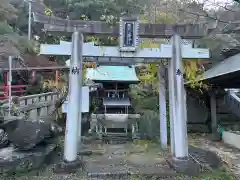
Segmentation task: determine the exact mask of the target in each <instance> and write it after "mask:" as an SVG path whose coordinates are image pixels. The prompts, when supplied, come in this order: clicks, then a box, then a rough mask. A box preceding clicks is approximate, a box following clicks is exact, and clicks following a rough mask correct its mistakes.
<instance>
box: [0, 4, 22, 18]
mask: <svg viewBox="0 0 240 180" xmlns="http://www.w3.org/2000/svg"><path fill="white" fill-rule="evenodd" d="M17 15H18V13H17V9H16V8H15V7H14V6H13V5H12V4H11V3H10V1H9V0H1V3H0V21H5V22H8V21H11V20H13V19H16V18H17Z"/></svg>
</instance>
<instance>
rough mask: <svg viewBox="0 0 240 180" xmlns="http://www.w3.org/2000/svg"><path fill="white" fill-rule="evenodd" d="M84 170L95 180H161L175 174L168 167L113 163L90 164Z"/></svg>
mask: <svg viewBox="0 0 240 180" xmlns="http://www.w3.org/2000/svg"><path fill="white" fill-rule="evenodd" d="M100 164H101V165H100ZM102 164H104V165H102ZM86 170H87V175H88V177H89V178H96V179H107V178H111V179H131V177H133V176H148V177H149V178H150V179H151V177H155V178H156V177H158V178H163V177H171V176H175V175H176V173H175V172H174V171H173V170H172V169H171V168H169V167H168V166H163V165H152V166H144V165H142V166H140V165H129V164H128V163H125V164H118V163H116V164H114V162H113V163H112V164H106V163H102V162H101V163H92V164H89V165H87V168H86Z"/></svg>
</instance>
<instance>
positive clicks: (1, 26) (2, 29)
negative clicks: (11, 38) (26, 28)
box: [0, 22, 13, 35]
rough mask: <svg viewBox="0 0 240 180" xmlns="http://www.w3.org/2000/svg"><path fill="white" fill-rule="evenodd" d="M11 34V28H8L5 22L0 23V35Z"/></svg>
mask: <svg viewBox="0 0 240 180" xmlns="http://www.w3.org/2000/svg"><path fill="white" fill-rule="evenodd" d="M11 33H13V29H12V27H11V26H9V24H7V23H6V22H0V35H4V34H11Z"/></svg>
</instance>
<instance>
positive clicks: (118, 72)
mask: <svg viewBox="0 0 240 180" xmlns="http://www.w3.org/2000/svg"><path fill="white" fill-rule="evenodd" d="M86 78H87V79H90V80H93V81H125V82H126V81H127V82H138V81H139V79H138V77H137V74H136V71H135V68H134V67H130V66H99V67H97V68H88V69H87V72H86Z"/></svg>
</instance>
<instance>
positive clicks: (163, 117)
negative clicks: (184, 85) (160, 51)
mask: <svg viewBox="0 0 240 180" xmlns="http://www.w3.org/2000/svg"><path fill="white" fill-rule="evenodd" d="M158 71H159V72H158V78H159V118H160V141H161V147H162V148H163V149H166V148H167V141H168V139H167V109H166V108H167V103H166V82H165V67H164V65H162V64H161V65H160V66H159V68H158Z"/></svg>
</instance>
